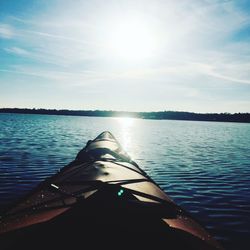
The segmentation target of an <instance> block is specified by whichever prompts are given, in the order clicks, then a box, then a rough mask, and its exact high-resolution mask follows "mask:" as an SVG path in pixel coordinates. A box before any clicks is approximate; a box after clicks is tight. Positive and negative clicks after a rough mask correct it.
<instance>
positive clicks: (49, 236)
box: [0, 131, 222, 250]
mask: <svg viewBox="0 0 250 250" xmlns="http://www.w3.org/2000/svg"><path fill="white" fill-rule="evenodd" d="M0 245H1V249H17V248H20V249H69V248H70V249H72V248H73V249H77V248H81V249H100V247H102V248H105V249H106V248H107V249H117V248H129V249H141V248H154V249H162V248H163V247H164V248H166V249H193V250H196V249H204V250H206V249H207V250H209V249H222V248H221V246H220V244H219V243H218V242H217V241H216V240H215V239H213V237H211V235H210V234H209V233H208V232H207V230H206V229H205V228H204V227H202V226H201V225H200V223H199V222H197V220H195V219H194V218H193V217H192V216H191V215H190V214H189V213H188V212H186V211H185V210H184V209H182V208H181V207H180V206H178V205H177V204H175V203H174V202H173V201H172V200H171V199H170V198H169V197H168V196H167V194H166V193H165V192H164V191H163V190H162V189H161V188H160V187H159V186H158V185H157V184H156V183H155V182H154V181H153V180H152V179H151V178H150V177H149V176H148V175H147V174H146V173H145V171H143V170H142V169H141V168H139V166H138V165H137V164H136V163H135V162H134V161H133V160H132V159H131V158H130V157H129V155H128V154H127V153H126V152H125V151H124V150H123V149H122V147H121V145H120V144H119V142H118V141H117V140H116V139H115V137H114V136H113V135H112V134H111V133H110V132H107V131H105V132H103V133H101V134H100V135H99V136H97V137H96V138H95V139H94V140H92V141H91V140H90V141H88V142H87V144H86V146H85V147H84V148H83V149H82V150H81V151H80V152H79V153H78V154H77V156H76V158H75V160H74V161H72V162H71V163H69V164H68V165H67V166H65V167H63V168H62V169H61V170H60V171H59V172H58V173H56V174H55V175H53V176H51V177H49V178H47V179H46V180H44V181H43V182H42V183H40V184H39V185H38V186H37V187H36V188H35V189H34V190H32V191H31V193H29V194H28V195H26V196H25V197H23V198H22V199H21V200H19V201H18V202H17V203H16V204H13V205H12V206H11V207H10V208H9V209H8V210H7V211H6V212H5V213H4V215H3V216H2V217H0Z"/></svg>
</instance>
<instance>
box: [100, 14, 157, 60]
mask: <svg viewBox="0 0 250 250" xmlns="http://www.w3.org/2000/svg"><path fill="white" fill-rule="evenodd" d="M104 43H106V45H105V46H106V48H107V49H108V51H109V53H111V55H112V56H114V57H118V58H120V59H122V60H127V61H140V60H145V59H147V58H150V57H151V56H152V55H153V54H154V50H155V48H156V37H155V35H154V32H153V29H152V27H151V26H150V25H149V24H148V23H147V22H146V20H137V19H136V20H133V19H129V20H124V21H118V22H115V21H113V22H112V25H111V27H109V29H108V32H107V36H106V41H104Z"/></svg>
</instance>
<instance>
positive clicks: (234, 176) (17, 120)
mask: <svg viewBox="0 0 250 250" xmlns="http://www.w3.org/2000/svg"><path fill="white" fill-rule="evenodd" d="M105 130H109V131H110V132H112V133H113V134H114V135H115V137H116V138H117V139H118V140H119V141H120V143H121V144H122V146H123V147H124V148H125V149H126V151H127V152H128V153H129V154H130V156H131V157H132V158H133V159H134V160H135V161H136V162H137V163H138V164H139V166H140V167H141V168H142V169H144V170H146V172H147V173H148V174H149V175H150V176H151V177H152V178H153V179H154V180H155V181H156V182H157V183H158V184H159V185H160V186H161V187H162V188H163V189H164V191H165V192H167V194H168V195H169V196H170V197H171V198H172V199H173V200H174V201H175V202H176V203H177V204H178V205H180V206H182V207H184V208H185V209H186V210H188V211H189V212H190V213H191V214H192V215H193V216H194V217H195V218H197V219H198V220H199V221H200V222H201V223H202V224H203V225H204V226H206V228H207V229H208V230H209V231H210V232H211V233H212V234H213V235H214V236H215V238H216V239H218V240H219V241H220V242H221V243H222V245H223V246H224V247H225V248H226V249H249V246H250V239H249V235H250V124H239V123H216V122H197V121H168V120H140V119H128V118H98V117H72V116H47V115H26V114H25V115H21V114H0V211H3V209H4V208H5V207H6V206H7V205H8V204H10V203H12V202H13V201H15V200H17V199H18V198H20V197H21V196H22V195H23V194H25V193H27V192H28V191H29V190H31V189H32V188H33V187H34V186H36V185H37V184H38V183H39V182H40V181H42V180H44V178H46V177H48V176H50V175H52V174H54V173H56V172H57V171H58V170H59V169H60V168H61V167H63V166H65V165H66V164H68V163H69V162H70V161H72V160H73V159H74V158H75V156H76V154H77V152H78V151H79V150H80V149H81V148H82V147H84V146H85V144H86V142H87V141H88V140H89V139H93V138H95V137H96V136H97V135H98V134H99V133H101V132H102V131H105Z"/></svg>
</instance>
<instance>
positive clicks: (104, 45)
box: [0, 0, 250, 113]
mask: <svg viewBox="0 0 250 250" xmlns="http://www.w3.org/2000/svg"><path fill="white" fill-rule="evenodd" d="M0 107H2V108H4V107H5V108H7V107H10V108H14V107H18V108H49V109H54V108H55V109H77V110H79V109H93V110H95V109H101V110H120V111H160V110H173V111H192V112H199V113H214V112H218V113H221V112H229V113H238V112H250V1H249V0H245V1H243V0H234V1H226V0H224V1H223V0H210V1H209V0H204V1H203V0H182V1H168V0H151V1H149V0H143V1H142V0H133V1H130V0H125V1H123V0H114V1H112V0H106V1H101V0H91V1H86V0H76V1H70V0H68V1H65V0H43V1H38V0H0Z"/></svg>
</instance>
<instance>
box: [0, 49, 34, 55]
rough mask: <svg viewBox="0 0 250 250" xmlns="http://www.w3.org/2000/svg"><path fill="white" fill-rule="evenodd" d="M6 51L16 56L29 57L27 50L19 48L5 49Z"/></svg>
mask: <svg viewBox="0 0 250 250" xmlns="http://www.w3.org/2000/svg"><path fill="white" fill-rule="evenodd" d="M4 50H5V51H7V52H8V53H11V54H16V55H20V56H26V55H29V52H28V51H27V50H25V49H22V48H18V47H11V48H5V49H4Z"/></svg>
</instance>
